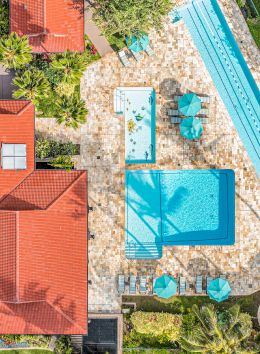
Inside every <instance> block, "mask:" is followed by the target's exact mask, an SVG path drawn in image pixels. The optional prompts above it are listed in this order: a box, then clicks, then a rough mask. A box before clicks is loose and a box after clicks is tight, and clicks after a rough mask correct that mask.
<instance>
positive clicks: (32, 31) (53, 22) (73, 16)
mask: <svg viewBox="0 0 260 354" xmlns="http://www.w3.org/2000/svg"><path fill="white" fill-rule="evenodd" d="M10 29H11V32H17V33H18V34H19V35H20V36H22V35H26V36H27V37H28V39H29V43H30V45H31V46H32V48H33V52H34V53H53V52H64V51H66V50H70V51H79V52H83V51H84V1H83V0H77V1H75V0H10Z"/></svg>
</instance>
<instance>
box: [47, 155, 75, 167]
mask: <svg viewBox="0 0 260 354" xmlns="http://www.w3.org/2000/svg"><path fill="white" fill-rule="evenodd" d="M48 165H50V166H52V167H54V168H57V169H62V170H66V171H71V170H72V169H73V167H74V162H73V161H72V159H71V156H65V155H60V156H57V157H55V159H53V160H52V161H51V162H49V163H48Z"/></svg>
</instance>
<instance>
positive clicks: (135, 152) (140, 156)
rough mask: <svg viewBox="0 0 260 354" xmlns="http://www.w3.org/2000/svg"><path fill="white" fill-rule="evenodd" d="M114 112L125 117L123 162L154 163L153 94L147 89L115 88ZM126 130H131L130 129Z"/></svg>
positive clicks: (151, 90)
mask: <svg viewBox="0 0 260 354" xmlns="http://www.w3.org/2000/svg"><path fill="white" fill-rule="evenodd" d="M115 95H116V98H117V102H115V106H116V108H115V111H118V113H122V114H123V115H124V118H125V162H126V163H127V164H134V163H155V160H156V147H155V129H156V122H155V119H156V110H155V104H156V100H155V91H154V89H153V88H151V87H118V88H117V89H116V92H115ZM130 127H132V128H131V129H130Z"/></svg>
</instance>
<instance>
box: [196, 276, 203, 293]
mask: <svg viewBox="0 0 260 354" xmlns="http://www.w3.org/2000/svg"><path fill="white" fill-rule="evenodd" d="M196 293H197V294H202V275H197V277H196Z"/></svg>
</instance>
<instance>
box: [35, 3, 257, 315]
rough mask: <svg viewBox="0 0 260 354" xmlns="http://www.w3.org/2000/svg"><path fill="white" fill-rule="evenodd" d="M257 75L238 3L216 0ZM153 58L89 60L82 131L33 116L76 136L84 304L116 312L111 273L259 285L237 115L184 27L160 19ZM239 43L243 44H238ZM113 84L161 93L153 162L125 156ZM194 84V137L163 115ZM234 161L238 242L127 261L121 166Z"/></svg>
mask: <svg viewBox="0 0 260 354" xmlns="http://www.w3.org/2000/svg"><path fill="white" fill-rule="evenodd" d="M221 6H222V8H223V10H224V12H225V14H226V16H227V20H228V22H229V24H230V26H231V28H232V29H233V32H234V35H235V36H236V38H237V40H238V44H239V45H240V47H241V49H242V51H243V54H244V55H245V58H246V60H247V61H248V64H249V67H250V68H251V70H252V73H253V75H254V76H255V79H256V80H257V81H258V82H260V73H259V72H258V71H257V70H258V68H259V67H260V63H259V52H258V50H257V48H256V46H255V44H254V42H253V40H252V38H251V35H250V34H249V31H248V29H247V27H246V24H245V22H244V20H243V18H242V15H241V14H240V12H239V9H238V8H237V6H236V5H235V2H234V1H225V0H222V1H221ZM150 38H151V39H152V40H151V42H152V43H151V45H152V47H153V48H154V51H155V56H154V57H152V58H150V57H147V56H145V57H144V59H143V60H142V61H141V62H139V63H137V62H135V61H134V60H131V66H130V67H128V68H124V67H123V66H122V65H121V63H120V62H119V60H118V57H117V55H116V54H114V53H113V54H109V55H107V56H105V57H104V58H103V59H101V60H99V61H97V62H95V63H94V64H93V65H91V66H90V67H88V69H87V71H86V72H85V75H84V79H83V80H82V97H83V98H84V99H85V100H86V103H87V106H88V108H89V116H88V121H87V123H86V124H85V125H84V126H82V127H81V129H79V130H78V131H76V132H75V131H72V130H70V129H64V128H62V129H61V127H59V126H57V125H56V124H55V122H54V121H53V120H47V121H46V120H43V119H38V120H37V122H36V128H37V130H38V131H41V132H42V133H43V134H44V135H46V136H56V137H60V138H62V139H63V140H67V139H68V140H69V139H70V140H72V141H74V142H77V143H80V144H81V156H80V157H79V158H78V159H77V167H78V168H80V169H87V170H88V176H89V184H88V188H89V205H90V206H92V207H94V211H92V212H90V214H89V230H90V232H91V233H94V234H95V239H94V240H90V241H89V279H90V280H91V281H92V285H90V286H89V311H90V312H98V311H103V312H105V311H112V312H119V311H120V305H121V299H120V297H119V296H118V295H117V283H116V280H117V275H118V274H119V273H124V274H125V275H129V274H130V273H134V274H141V273H144V274H152V275H160V274H162V273H163V272H169V273H171V274H173V275H175V276H177V275H183V276H186V277H187V279H188V281H189V282H191V283H192V282H193V280H194V278H195V276H196V275H197V274H198V273H201V274H211V275H212V276H217V275H219V274H226V276H227V277H228V279H229V280H230V283H231V286H232V288H233V289H234V290H233V294H248V293H251V292H253V291H255V290H257V289H259V287H260V261H259V258H260V256H259V254H260V247H259V246H260V245H259V234H260V231H259V230H260V223H259V213H260V183H259V179H258V178H257V176H256V174H255V170H254V168H253V166H252V165H251V162H250V160H249V158H248V156H247V153H246V151H245V149H244V147H243V145H242V143H241V142H240V139H239V137H238V135H237V133H236V130H235V128H234V126H233V123H232V121H231V119H230V117H229V115H228V113H227V111H226V109H225V107H224V105H223V103H222V101H221V100H220V97H219V95H218V93H217V91H216V89H215V87H214V85H213V83H212V80H211V78H210V76H209V74H208V72H207V70H206V68H205V66H204V63H203V62H202V60H201V58H200V56H199V53H198V51H197V50H196V48H195V46H194V45H193V43H192V40H191V37H190V35H189V33H188V30H187V29H186V28H185V25H184V24H183V23H182V22H181V23H179V24H178V25H175V26H173V25H172V24H171V23H170V22H169V21H168V20H167V21H166V22H165V26H164V30H163V31H162V33H161V34H157V33H152V34H151V35H150ZM241 41H242V43H241ZM118 86H152V87H154V89H155V90H156V95H157V127H156V134H157V162H156V164H154V165H130V166H129V165H128V166H126V165H125V163H124V120H123V117H122V116H116V115H115V114H114V112H113V91H114V89H115V88H116V87H118ZM187 91H194V92H196V93H198V94H202V95H209V96H210V97H211V105H210V115H209V122H208V124H205V126H204V127H205V131H204V134H203V136H202V138H201V139H200V140H199V141H198V142H190V141H187V140H184V139H183V138H181V136H180V134H179V130H178V125H174V124H171V122H170V119H169V117H167V115H166V110H167V108H169V107H171V106H172V99H173V96H174V95H175V94H180V93H185V92H187ZM146 168H147V169H151V168H152V169H194V168H199V169H207V168H231V169H234V170H235V173H236V244H235V245H234V246H224V247H206V246H204V247H202V246H200V247H189V246H185V247H183V246H182V247H167V248H166V247H165V248H164V251H163V257H162V258H161V259H160V260H156V261H128V260H127V259H126V258H125V256H124V170H125V169H146Z"/></svg>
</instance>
